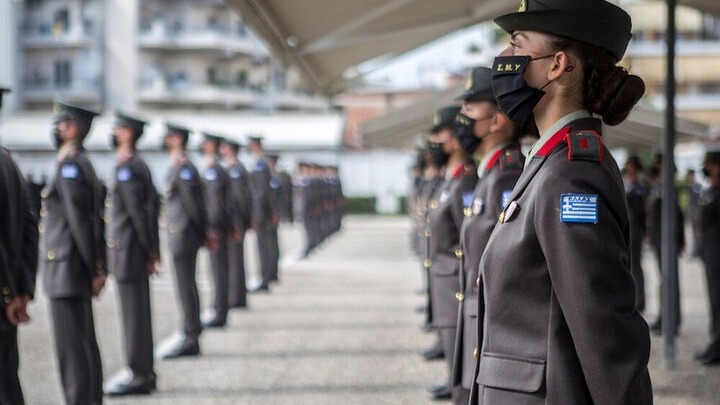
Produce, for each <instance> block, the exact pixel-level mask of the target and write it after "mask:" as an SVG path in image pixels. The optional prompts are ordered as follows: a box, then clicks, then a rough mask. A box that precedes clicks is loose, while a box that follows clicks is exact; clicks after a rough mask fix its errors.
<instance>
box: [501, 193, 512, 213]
mask: <svg viewBox="0 0 720 405" xmlns="http://www.w3.org/2000/svg"><path fill="white" fill-rule="evenodd" d="M510 197H512V190H505V191H503V192H502V196H501V198H500V206H501V207H502V208H503V209H505V208H506V207H507V206H508V204H510Z"/></svg>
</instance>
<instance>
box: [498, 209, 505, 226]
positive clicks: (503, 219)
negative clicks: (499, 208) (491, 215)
mask: <svg viewBox="0 0 720 405" xmlns="http://www.w3.org/2000/svg"><path fill="white" fill-rule="evenodd" d="M499 220H500V223H501V224H504V223H505V211H503V212H501V213H500V219H499Z"/></svg>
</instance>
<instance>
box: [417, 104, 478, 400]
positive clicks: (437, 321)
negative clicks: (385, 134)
mask: <svg viewBox="0 0 720 405" xmlns="http://www.w3.org/2000/svg"><path fill="white" fill-rule="evenodd" d="M459 112H460V108H459V107H448V108H445V109H442V110H440V111H438V112H437V113H436V116H435V125H434V126H433V128H432V129H431V131H430V135H429V137H428V138H429V140H430V142H432V143H433V145H432V147H433V148H432V153H434V156H435V157H434V159H433V160H435V161H436V162H437V163H438V164H440V165H444V166H446V172H445V182H444V183H443V184H442V186H440V189H439V190H438V194H437V195H436V196H437V200H434V203H433V202H431V204H430V211H429V213H428V223H429V225H428V228H429V231H430V232H429V233H430V263H429V264H430V294H431V296H432V311H433V326H434V327H435V328H437V329H438V330H439V332H440V340H441V342H442V346H443V351H444V353H445V354H446V356H445V358H446V361H447V363H448V371H449V372H450V373H451V372H452V365H453V356H452V353H453V349H454V347H455V337H456V333H457V329H456V328H457V317H458V301H457V299H458V298H459V297H460V294H461V293H460V282H459V277H460V276H459V273H460V268H459V267H460V266H459V264H458V261H457V257H456V252H457V251H458V250H459V249H460V227H461V226H462V222H463V218H465V214H464V212H465V210H466V209H469V208H470V202H471V201H472V193H473V188H474V187H475V183H476V182H477V169H476V167H475V165H474V164H473V163H472V161H471V160H470V159H469V158H468V156H467V153H466V152H465V151H464V150H463V148H462V147H461V146H460V143H459V142H458V138H457V136H456V134H455V131H454V122H455V117H456V116H457V114H458V113H459ZM448 381H449V380H448ZM431 392H432V395H433V397H434V398H436V399H444V398H450V396H451V387H450V385H449V383H448V384H447V385H440V386H437V387H434V388H432V389H431Z"/></svg>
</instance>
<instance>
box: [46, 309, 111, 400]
mask: <svg viewBox="0 0 720 405" xmlns="http://www.w3.org/2000/svg"><path fill="white" fill-rule="evenodd" d="M50 315H51V318H52V323H53V335H54V338H55V354H56V355H57V360H58V366H59V368H60V380H61V383H62V389H63V394H64V396H65V403H66V404H67V405H88V404H92V405H99V404H102V399H103V390H102V384H103V374H102V363H101V360H100V349H99V348H98V344H97V338H96V337H95V324H94V319H93V312H92V302H91V299H90V297H78V298H53V299H51V300H50Z"/></svg>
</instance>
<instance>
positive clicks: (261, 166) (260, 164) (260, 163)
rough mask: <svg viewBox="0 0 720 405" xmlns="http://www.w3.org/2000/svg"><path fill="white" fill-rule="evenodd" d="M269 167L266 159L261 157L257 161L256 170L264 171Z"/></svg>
mask: <svg viewBox="0 0 720 405" xmlns="http://www.w3.org/2000/svg"><path fill="white" fill-rule="evenodd" d="M266 168H267V165H266V164H265V161H264V160H262V159H259V160H258V161H257V162H255V171H256V172H263V171H265V169H266Z"/></svg>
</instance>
